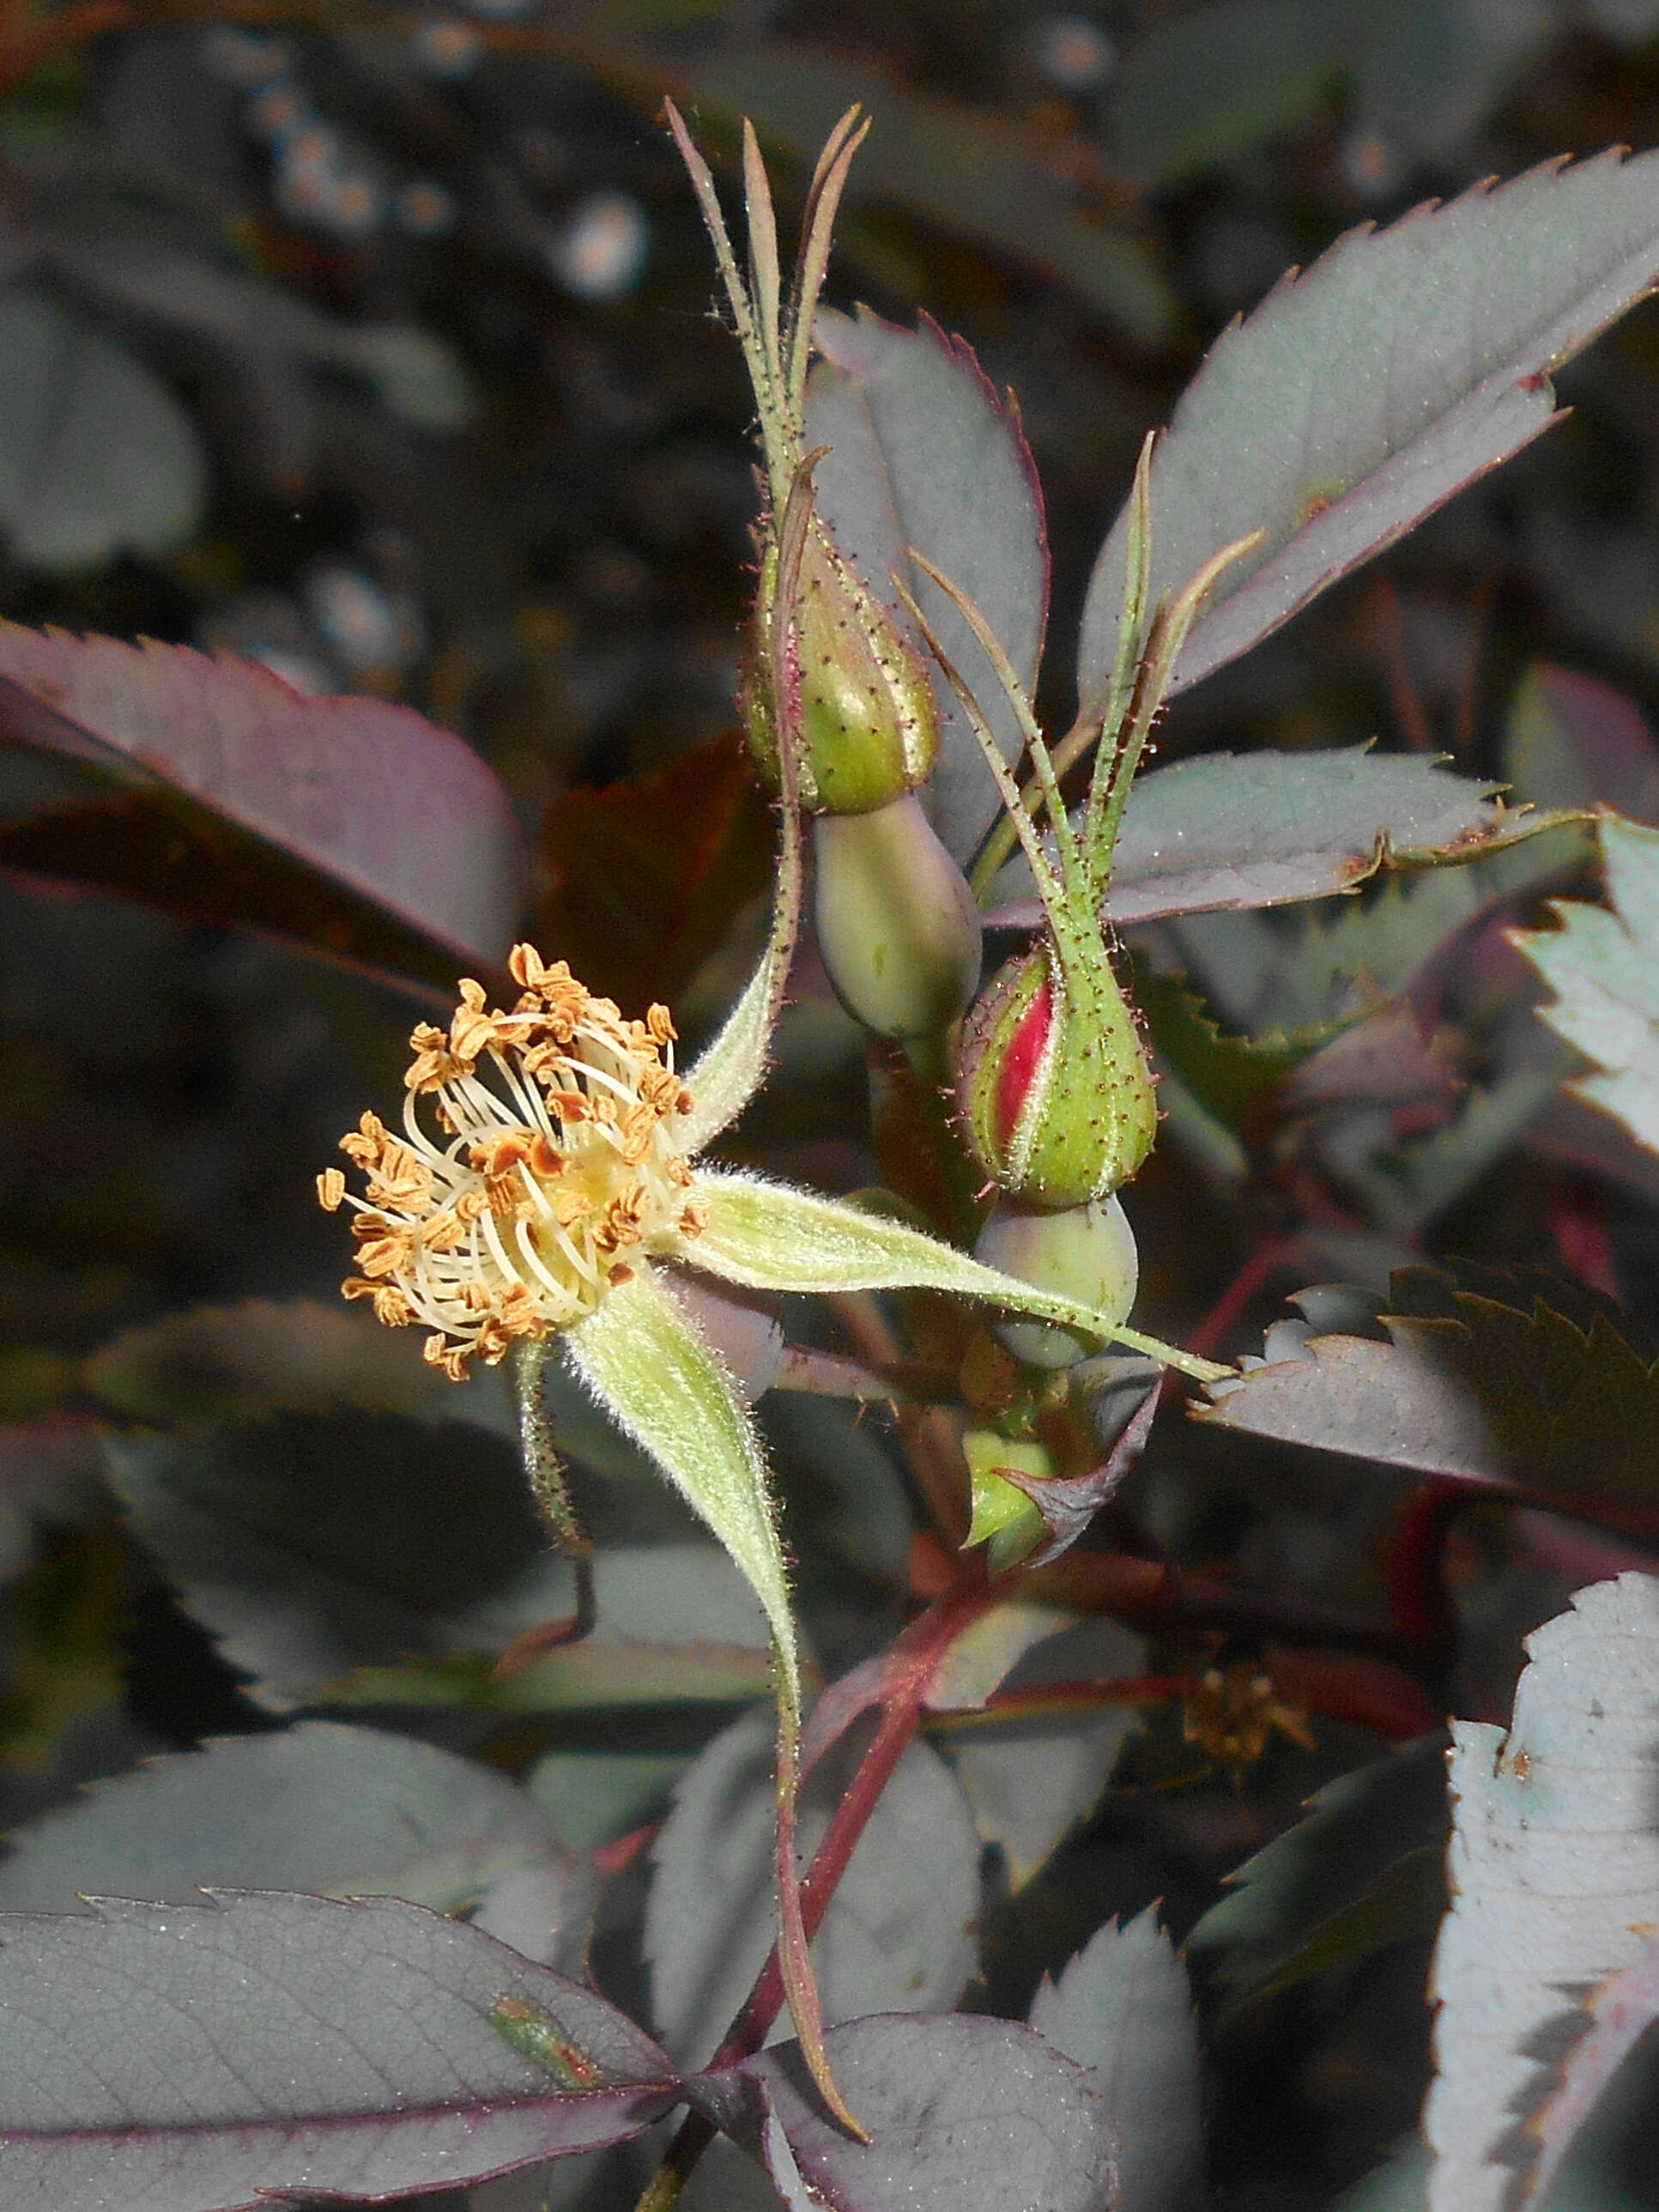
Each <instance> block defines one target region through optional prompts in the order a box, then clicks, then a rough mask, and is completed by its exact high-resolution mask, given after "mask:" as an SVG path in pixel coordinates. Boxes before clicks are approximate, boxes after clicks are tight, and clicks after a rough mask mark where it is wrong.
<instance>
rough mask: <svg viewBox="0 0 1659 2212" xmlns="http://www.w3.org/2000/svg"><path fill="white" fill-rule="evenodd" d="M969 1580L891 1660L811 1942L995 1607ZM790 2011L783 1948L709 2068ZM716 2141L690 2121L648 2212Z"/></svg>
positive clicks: (816, 1860)
mask: <svg viewBox="0 0 1659 2212" xmlns="http://www.w3.org/2000/svg"><path fill="white" fill-rule="evenodd" d="M968 1572H969V1574H971V1577H972V1580H971V1582H964V1583H958V1584H957V1586H956V1587H955V1588H954V1589H950V1590H947V1591H946V1592H945V1595H943V1596H942V1597H941V1598H939V1601H937V1603H935V1604H934V1605H933V1606H930V1607H929V1608H928V1610H927V1612H926V1613H923V1614H922V1615H921V1618H920V1619H919V1620H914V1621H912V1622H911V1624H910V1626H909V1627H908V1628H907V1629H906V1630H905V1631H904V1632H903V1634H902V1635H901V1636H900V1637H899V1638H898V1639H897V1641H896V1643H895V1644H894V1645H893V1647H892V1650H891V1651H890V1653H889V1655H888V1658H889V1682H888V1686H887V1690H886V1694H885V1695H884V1698H883V1699H881V1701H880V1702H881V1704H882V1707H883V1711H882V1717H881V1722H880V1724H879V1726H878V1728H877V1729H876V1733H875V1735H874V1736H873V1737H872V1740H871V1743H870V1747H869V1749H868V1750H867V1751H866V1753H865V1754H864V1756H863V1758H862V1759H860V1761H859V1768H858V1771H857V1773H856V1774H855V1775H854V1777H853V1779H852V1782H851V1784H849V1785H848V1790H847V1792H846V1794H845V1796H843V1797H842V1801H841V1802H840V1804H839V1805H837V1806H836V1809H835V1812H834V1814H832V1816H831V1818H830V1821H829V1826H828V1827H827V1828H826V1829H825V1831H824V1833H823V1842H822V1843H821V1844H819V1845H818V1847H817V1850H816V1851H815V1852H814V1853H813V1855H812V1863H811V1867H809V1868H808V1869H807V1872H806V1878H805V1881H803V1882H802V1884H801V1890H800V1907H801V1920H802V1923H803V1924H804V1926H805V1930H806V1937H807V1941H808V1942H811V1938H812V1937H813V1936H815V1935H817V1931H818V1929H820V1928H821V1927H822V1926H823V1916H824V1914H825V1913H826V1912H827V1911H829V1901H830V1899H832V1898H833V1897H834V1895H835V1893H836V1886H837V1885H838V1884H839V1882H840V1881H841V1878H842V1875H844V1874H845V1873H846V1871H847V1868H848V1862H849V1860H850V1859H851V1858H852V1856H853V1853H854V1850H856V1849H857V1847H858V1841H859V1838H860V1836H861V1835H862V1834H863V1833H864V1831H865V1829H866V1827H867V1826H869V1822H870V1816H871V1814H872V1813H873V1812H874V1811H875V1809H876V1806H877V1803H878V1801H879V1799H880V1797H881V1793H882V1791H883V1790H884V1789H885V1788H886V1787H887V1784H888V1783H889V1782H890V1780H891V1779H892V1776H893V1770H894V1768H895V1767H896V1765H898V1763H899V1761H900V1759H902V1758H903V1756H904V1753H905V1752H906V1750H907V1749H908V1747H909V1744H910V1741H911V1738H912V1737H913V1736H914V1735H915V1733H916V1730H917V1729H918V1728H919V1727H920V1725H921V1712H922V1707H923V1705H924V1704H925V1703H926V1700H927V1692H928V1688H929V1686H930V1685H931V1684H932V1681H933V1676H934V1674H935V1672H936V1671H937V1669H938V1667H939V1662H940V1660H941V1659H942V1658H943V1657H944V1656H945V1652H946V1651H947V1650H949V1649H950V1647H951V1644H953V1643H954V1642H955V1640H956V1638H957V1637H958V1636H959V1635H960V1634H961V1632H962V1631H963V1628H965V1627H966V1626H967V1625H968V1623H969V1621H970V1620H973V1619H974V1617H975V1614H976V1613H982V1612H983V1611H985V1609H986V1608H987V1607H988V1606H989V1605H991V1604H993V1603H994V1601H995V1596H996V1595H997V1592H996V1589H995V1586H994V1585H992V1584H987V1583H986V1582H985V1581H984V1580H983V1578H982V1574H981V1564H980V1562H979V1561H978V1560H977V1559H975V1560H973V1561H972V1562H971V1563H969V1569H968ZM782 2008H783V1974H782V1970H781V1965H780V1962H779V1958H778V1947H777V1945H776V1944H774V1945H773V1946H772V1948H771V1950H770V1952H769V1954H767V1960H766V1964H765V1965H764V1966H763V1967H762V1968H761V1970H760V1973H759V1975H758V1976H757V1978H756V1982H755V1985H754V1987H753V1988H752V1989H751V1990H750V1992H749V1996H748V1998H747V2000H746V2001H745V2002H744V2007H743V2009H742V2011H741V2012H740V2013H739V2014H738V2016H737V2018H736V2020H735V2021H733V2022H732V2027H731V2031H730V2033H728V2034H727V2036H726V2040H725V2041H724V2042H723V2043H722V2044H721V2045H720V2049H719V2050H718V2051H716V2052H715V2053H714V2057H713V2059H712V2060H711V2061H710V2062H709V2065H710V2070H713V2069H715V2068H719V2067H724V2066H735V2065H736V2064H737V2063H738V2061H739V2060H740V2059H744V2058H747V2057H750V2054H751V2053H752V2052H754V2051H758V2050H759V2049H760V2047H761V2045H762V2044H763V2042H764V2041H765V2039H766V2036H767V2033H768V2032H769V2029H770V2028H771V2026H772V2023H773V2021H775V2020H776V2018H777V2016H778V2015H779V2013H780V2012H781V2010H782ZM713 2138H714V2125H713V2124H712V2123H711V2122H710V2121H708V2120H706V2119H704V2118H703V2117H702V2114H701V2113H698V2112H688V2113H687V2114H686V2116H685V2118H684V2119H683V2120H682V2121H681V2122H680V2124H679V2127H678V2130H676V2131H675V2135H674V2138H673V2140H672V2142H671V2143H670V2144H669V2146H668V2148H667V2150H666V2151H665V2153H664V2154H663V2158H662V2162H661V2164H660V2165H659V2166H658V2168H657V2171H656V2172H655V2174H654V2175H653V2177H652V2179H651V2181H650V2183H649V2185H647V2189H646V2192H645V2194H644V2196H643V2197H641V2199H640V2212H645V2208H647V2207H650V2208H652V2212H657V2208H659V2207H660V2208H666V2207H667V2206H670V2205H671V2204H672V2203H674V2200H675V2199H676V2197H678V2195H679V2191H680V2189H681V2187H682V2186H683V2185H684V2181H685V2179H686V2177H687V2176H688V2175H689V2174H690V2172H691V2170H692V2168H693V2167H694V2166H696V2163H697V2161H698V2160H699V2159H700V2158H701V2157H702V2154H703V2152H704V2151H705V2150H706V2149H707V2148H708V2144H709V2143H710V2142H711V2141H712V2140H713Z"/></svg>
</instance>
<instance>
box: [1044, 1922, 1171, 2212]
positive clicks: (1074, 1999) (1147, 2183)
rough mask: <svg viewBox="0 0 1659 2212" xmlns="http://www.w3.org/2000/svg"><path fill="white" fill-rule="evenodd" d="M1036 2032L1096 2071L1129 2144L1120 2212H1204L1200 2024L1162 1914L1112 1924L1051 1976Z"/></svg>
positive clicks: (1126, 2145)
mask: <svg viewBox="0 0 1659 2212" xmlns="http://www.w3.org/2000/svg"><path fill="white" fill-rule="evenodd" d="M1030 2025H1031V2026H1032V2027H1034V2028H1035V2029H1036V2032H1037V2033H1038V2034H1039V2035H1041V2036H1042V2037H1043V2038H1044V2039H1045V2040H1046V2041H1048V2042H1049V2043H1052V2044H1053V2045H1054V2048H1055V2050H1056V2051H1063V2052H1064V2053H1065V2055H1066V2057H1067V2058H1071V2059H1074V2060H1075V2061H1076V2063H1078V2064H1079V2066H1087V2067H1089V2068H1090V2069H1091V2070H1092V2071H1093V2073H1094V2074H1095V2075H1097V2078H1098V2080H1099V2081H1100V2086H1101V2093H1102V2094H1103V2097H1104V2098H1105V2100H1106V2106H1107V2110H1108V2111H1109V2112H1110V2113H1111V2115H1112V2117H1113V2118H1114V2119H1115V2121H1116V2122H1117V2128H1118V2133H1119V2135H1120V2136H1121V2139H1122V2148H1121V2151H1120V2152H1119V2164H1120V2166H1121V2169H1122V2188H1123V2198H1122V2212H1192V2208H1193V2207H1194V2206H1196V2205H1200V2204H1201V2203H1203V2202H1204V2129H1203V2106H1202V2090H1201V2085H1200V2078H1199V2050H1198V2022H1197V2020H1196V2018H1195V2017H1194V2012H1193V1996H1192V1991H1191V1990H1190V1989H1189V1988H1188V1985H1187V1971H1186V1968H1185V1967H1184V1966H1182V1963H1181V1960H1179V1958H1178V1957H1177V1956H1176V1948H1175V1946H1174V1944H1173V1943H1171V1942H1170V1939H1169V1937H1168V1936H1166V1935H1165V1934H1164V1930H1163V1929H1161V1928H1160V1927H1159V1926H1158V1912H1157V1909H1156V1907H1155V1906H1152V1905H1149V1906H1148V1907H1147V1909H1146V1911H1145V1912H1143V1913H1141V1914H1140V1915H1139V1917H1138V1918H1137V1919H1134V1920H1130V1921H1127V1922H1126V1923H1125V1924H1124V1925H1123V1926H1122V1927H1121V1928H1120V1927H1119V1926H1118V1925H1117V1923H1116V1922H1115V1921H1111V1920H1109V1921H1108V1922H1107V1923H1106V1925H1105V1926H1104V1927H1103V1928H1102V1929H1099V1930H1098V1931H1097V1933H1096V1934H1095V1935H1094V1936H1092V1937H1091V1939H1090V1941H1089V1942H1088V1943H1087V1944H1085V1947H1084V1948H1083V1949H1082V1950H1081V1951H1079V1953H1078V1954H1077V1956H1076V1957H1075V1958H1074V1959H1073V1960H1072V1962H1071V1964H1070V1965H1069V1966H1067V1967H1066V1971H1065V1972H1064V1973H1062V1974H1061V1976H1060V1980H1059V1982H1058V1983H1054V1982H1051V1981H1050V1980H1049V1979H1048V1976H1047V1975H1046V1974H1045V1975H1044V1976H1043V1978H1042V1987H1041V1988H1040V1989H1039V1990H1038V1991H1037V1993H1036V1997H1035V1999H1034V2000H1033V2002H1032V2005H1031V2013H1030Z"/></svg>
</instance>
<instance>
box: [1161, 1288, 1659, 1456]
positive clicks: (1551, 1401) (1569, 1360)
mask: <svg viewBox="0 0 1659 2212" xmlns="http://www.w3.org/2000/svg"><path fill="white" fill-rule="evenodd" d="M1394 1287H1395V1299H1394V1303H1395V1304H1396V1305H1401V1304H1404V1305H1405V1307H1406V1310H1403V1311H1396V1312H1394V1313H1389V1314H1385V1315H1384V1316H1383V1319H1384V1322H1385V1323H1386V1325H1387V1327H1388V1330H1389V1341H1388V1342H1387V1343H1378V1342H1376V1340H1373V1339H1371V1338H1370V1337H1361V1336H1341V1335H1332V1336H1315V1337H1313V1338H1311V1339H1310V1340H1309V1341H1307V1342H1306V1343H1305V1344H1304V1346H1302V1347H1301V1352H1300V1355H1299V1356H1298V1357H1297V1358H1278V1359H1275V1360H1273V1362H1271V1363H1270V1364H1267V1365H1265V1366H1257V1367H1254V1368H1252V1369H1251V1370H1250V1371H1249V1373H1248V1374H1246V1375H1244V1376H1243V1377H1242V1378H1241V1379H1240V1380H1239V1381H1237V1383H1221V1384H1218V1385H1217V1386H1215V1389H1214V1392H1213V1396H1214V1399H1215V1402H1214V1403H1213V1404H1212V1405H1211V1406H1209V1407H1206V1409H1204V1410H1203V1411H1202V1412H1201V1413H1200V1414H1199V1415H1198V1418H1199V1419H1201V1420H1203V1421H1205V1422H1206V1423H1207V1424H1208V1425H1212V1426H1213V1427H1216V1428H1223V1429H1232V1430H1237V1431H1242V1432H1243V1433H1246V1434H1249V1435H1252V1436H1262V1437H1275V1438H1277V1439H1278V1440H1279V1442H1281V1443H1299V1444H1310V1445H1312V1446H1314V1447H1315V1448H1316V1449H1318V1450H1321V1451H1329V1452H1338V1453H1342V1454H1346V1455H1348V1456H1350V1457H1352V1458H1358V1459H1368V1460H1375V1461H1377V1462H1381V1463H1382V1464H1383V1465H1385V1466H1388V1467H1392V1468H1408V1469H1411V1470H1413V1471H1415V1472H1419V1473H1422V1474H1442V1475H1447V1476H1450V1477H1452V1478H1454V1479H1455V1478H1459V1477H1462V1478H1464V1479H1466V1480H1480V1481H1488V1482H1498V1483H1518V1484H1523V1485H1527V1486H1533V1487H1536V1488H1539V1489H1542V1490H1547V1491H1555V1492H1575V1491H1578V1492H1584V1491H1590V1492H1595V1493H1596V1494H1598V1495H1600V1496H1603V1497H1611V1498H1639V1499H1651V1498H1654V1496H1655V1495H1656V1492H1659V1366H1656V1367H1650V1365H1649V1364H1648V1362H1647V1361H1646V1360H1644V1358H1642V1357H1641V1356H1640V1354H1639V1353H1638V1352H1635V1351H1634V1350H1632V1347H1631V1346H1630V1345H1629V1344H1628V1343H1626V1340H1625V1339H1624V1338H1623V1337H1622V1336H1621V1335H1620V1334H1619V1331H1618V1330H1617V1328H1615V1327H1614V1326H1613V1323H1612V1322H1610V1321H1609V1320H1608V1319H1607V1316H1605V1315H1604V1314H1602V1313H1601V1312H1599V1311H1598V1312H1596V1313H1595V1315H1594V1316H1592V1317H1591V1318H1590V1319H1589V1322H1588V1323H1587V1325H1584V1326H1581V1325H1580V1324H1579V1323H1578V1322H1576V1321H1574V1320H1571V1319H1569V1318H1568V1317H1567V1316H1565V1314H1562V1313H1559V1312H1558V1311H1556V1310H1554V1309H1553V1307H1551V1306H1549V1305H1547V1304H1545V1303H1544V1301H1543V1300H1542V1299H1541V1298H1538V1299H1535V1300H1534V1299H1529V1298H1528V1297H1526V1296H1525V1295H1524V1293H1523V1294H1522V1295H1521V1296H1520V1297H1519V1298H1518V1299H1517V1301H1516V1303H1510V1302H1508V1301H1507V1300H1506V1299H1504V1298H1503V1297H1498V1296H1491V1295H1485V1294H1483V1293H1481V1292H1480V1291H1468V1290H1462V1289H1458V1288H1457V1287H1456V1286H1455V1285H1453V1284H1451V1283H1449V1282H1448V1281H1446V1280H1445V1279H1439V1282H1438V1284H1437V1283H1436V1279H1434V1278H1433V1277H1431V1275H1429V1274H1428V1273H1427V1272H1426V1271H1419V1273H1417V1274H1415V1275H1407V1276H1399V1275H1396V1277H1395V1285H1394Z"/></svg>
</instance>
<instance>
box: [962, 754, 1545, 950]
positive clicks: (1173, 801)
mask: <svg viewBox="0 0 1659 2212" xmlns="http://www.w3.org/2000/svg"><path fill="white" fill-rule="evenodd" d="M1495 788H1496V787H1495V786H1494V785H1492V784H1490V783H1481V782H1477V781H1474V779H1472V778H1470V777H1468V776H1462V775H1455V774H1453V772H1452V771H1451V770H1450V769H1446V768H1443V767H1441V766H1440V765H1439V764H1438V763H1436V762H1433V761H1427V760H1424V759H1422V758H1420V757H1417V756H1415V755H1412V754H1400V753H1376V752H1372V751H1370V750H1368V749H1367V748H1365V747H1363V746H1355V747H1351V748H1349V749H1346V750H1341V751H1337V750H1331V751H1328V752H1271V751H1269V752H1259V753H1248V754H1244V755H1243V756H1236V755H1234V754H1232V753H1203V754H1200V755H1199V756H1198V757H1196V758H1195V759H1193V760H1188V761H1177V762H1176V763H1174V765H1173V766H1171V767H1170V768H1164V769H1154V770H1153V772H1152V774H1151V775H1146V776H1143V777H1141V778H1140V779H1139V781H1137V783H1136V784H1135V787H1134V789H1133V793H1131V795H1130V799H1129V805H1128V811H1127V813H1126V814H1125V816H1124V819H1123V829H1122V832H1121V836H1119V838H1118V842H1117V848H1116V852H1115V855H1114V858H1113V862H1112V880H1111V887H1110V890H1109V892H1108V894H1107V899H1106V913H1107V916H1108V919H1109V920H1110V921H1115V922H1118V923H1120V924H1122V923H1128V922H1133V921H1152V920H1154V919H1156V918H1157V917H1158V915H1187V914H1200V913H1204V912H1206V911H1209V910H1213V909H1218V908H1239V907H1262V906H1282V905H1284V904H1285V903H1286V902H1288V901H1291V900H1296V899H1314V898H1324V897H1327V896H1329V895H1330V894H1331V893H1332V892H1334V891H1346V890H1355V889H1357V888H1358V885H1359V884H1363V883H1364V882H1365V881H1366V880H1367V878H1370V877H1371V876H1373V875H1375V874H1376V872H1377V871H1378V870H1379V869H1387V868H1415V867H1434V866H1437V864H1440V863H1443V862H1445V861H1449V860H1452V861H1463V862H1468V861H1472V860H1480V859H1482V858H1483V856H1487V855H1491V854H1494V853H1496V852H1498V850H1499V849H1501V848H1506V847H1508V846H1510V845H1511V844H1513V843H1515V842H1517V841H1523V840H1526V839H1529V838H1533V837H1535V836H1537V835H1538V834H1539V832H1540V831H1541V830H1550V829H1553V828H1554V827H1555V826H1556V817H1552V816H1548V815H1539V814H1528V813H1523V812H1522V811H1518V810H1513V809H1506V808H1505V807H1504V806H1503V805H1501V804H1499V803H1498V802H1497V801H1496V800H1495V799H1494V798H1493V793H1494V791H1495ZM1029 898H1030V872H1029V870H1028V869H1027V868H1026V866H1025V863H1024V860H1023V859H1021V860H1012V861H1010V862H1009V864H1008V866H1006V868H1005V869H1004V870H1003V871H1002V872H1001V873H1000V875H999V876H998V878H997V879H996V882H995V883H994V884H993V886H992V890H991V901H992V903H993V904H994V906H996V907H999V908H1004V910H1005V915H1006V909H1007V908H1008V907H1009V906H1011V905H1013V906H1016V907H1018V902H1020V901H1022V900H1027V899H1029ZM1007 918H1012V916H1009V917H1007ZM1019 918H1021V919H1030V920H1032V921H1035V919H1036V908H1035V905H1033V906H1032V907H1031V908H1030V910H1029V912H1028V911H1027V910H1026V909H1025V908H1019Z"/></svg>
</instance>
